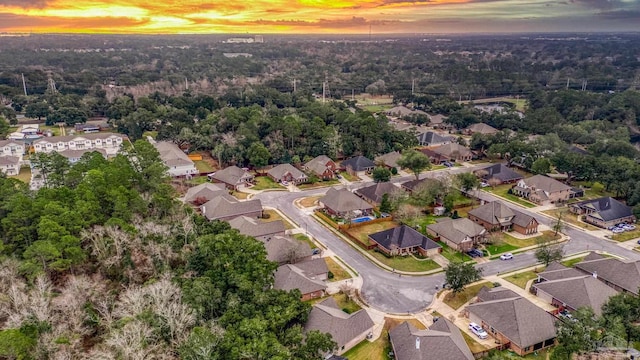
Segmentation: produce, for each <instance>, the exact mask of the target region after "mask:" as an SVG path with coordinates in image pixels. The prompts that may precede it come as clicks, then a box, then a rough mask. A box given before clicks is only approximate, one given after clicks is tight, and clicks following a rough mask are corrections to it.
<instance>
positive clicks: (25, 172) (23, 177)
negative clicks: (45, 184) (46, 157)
mask: <svg viewBox="0 0 640 360" xmlns="http://www.w3.org/2000/svg"><path fill="white" fill-rule="evenodd" d="M9 177H10V178H14V179H18V180H20V181H22V182H25V183H27V184H28V183H29V182H30V181H31V168H30V167H28V166H23V167H21V168H20V172H19V173H18V175H13V176H9Z"/></svg>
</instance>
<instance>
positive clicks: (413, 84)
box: [411, 79, 416, 96]
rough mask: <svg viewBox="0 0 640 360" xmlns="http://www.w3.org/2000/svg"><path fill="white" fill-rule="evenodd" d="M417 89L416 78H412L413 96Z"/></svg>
mask: <svg viewBox="0 0 640 360" xmlns="http://www.w3.org/2000/svg"><path fill="white" fill-rule="evenodd" d="M415 89H416V79H411V95H412V96H413V93H414V90H415Z"/></svg>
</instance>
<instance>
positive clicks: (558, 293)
mask: <svg viewBox="0 0 640 360" xmlns="http://www.w3.org/2000/svg"><path fill="white" fill-rule="evenodd" d="M571 270H573V269H571ZM534 287H536V288H538V289H539V290H542V291H544V292H546V293H547V294H549V295H551V296H553V298H555V299H557V300H558V301H561V302H563V303H564V304H567V306H570V307H571V308H573V309H577V308H580V307H583V306H588V307H590V308H592V309H593V312H594V313H595V314H596V315H601V314H602V305H604V304H605V303H606V302H607V301H608V300H609V298H610V297H611V296H613V295H616V294H617V293H618V292H617V291H615V290H614V289H613V288H611V287H609V286H607V285H605V284H604V283H603V282H602V281H598V280H596V279H595V278H594V277H593V276H589V275H582V276H578V277H573V278H567V279H559V280H553V281H545V282H542V283H539V284H535V285H534Z"/></svg>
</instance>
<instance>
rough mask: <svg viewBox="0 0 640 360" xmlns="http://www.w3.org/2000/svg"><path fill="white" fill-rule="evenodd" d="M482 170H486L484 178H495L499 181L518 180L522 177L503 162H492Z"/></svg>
mask: <svg viewBox="0 0 640 360" xmlns="http://www.w3.org/2000/svg"><path fill="white" fill-rule="evenodd" d="M482 170H484V171H486V172H487V175H486V176H485V177H484V178H485V179H487V180H488V179H491V178H496V179H498V180H500V181H501V182H509V181H518V180H520V179H522V178H523V176H522V175H520V174H518V173H517V172H515V171H513V170H511V169H509V168H508V167H507V166H506V165H505V164H493V165H491V166H487V167H486V168H483V169H482Z"/></svg>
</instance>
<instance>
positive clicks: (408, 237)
mask: <svg viewBox="0 0 640 360" xmlns="http://www.w3.org/2000/svg"><path fill="white" fill-rule="evenodd" d="M369 239H370V240H371V241H373V242H374V243H376V245H377V247H378V250H379V251H381V252H383V253H385V254H387V255H390V256H395V255H408V254H413V253H416V252H417V253H420V255H422V256H432V255H435V254H438V253H440V252H441V251H442V247H441V246H440V245H438V244H437V243H436V242H435V241H433V240H431V239H429V238H428V237H426V236H424V235H422V234H421V233H419V232H418V231H416V230H414V229H413V228H411V227H409V226H407V225H401V226H398V227H395V228H392V229H387V230H383V231H380V232H377V233H374V234H371V235H369Z"/></svg>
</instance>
